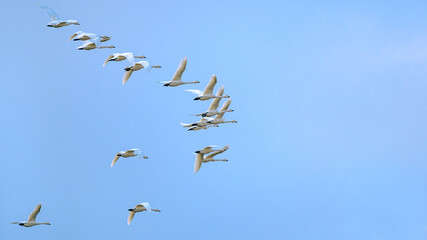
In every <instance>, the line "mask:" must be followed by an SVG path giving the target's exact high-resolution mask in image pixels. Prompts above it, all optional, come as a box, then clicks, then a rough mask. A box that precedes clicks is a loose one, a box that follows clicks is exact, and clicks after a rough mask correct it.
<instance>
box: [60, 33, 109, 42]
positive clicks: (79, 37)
mask: <svg viewBox="0 0 427 240" xmlns="http://www.w3.org/2000/svg"><path fill="white" fill-rule="evenodd" d="M96 37H98V35H96V34H95V33H86V32H82V31H77V32H75V33H74V34H73V35H71V37H70V38H69V39H68V41H71V39H73V41H87V40H90V39H93V38H96ZM99 37H100V38H101V42H106V41H108V40H110V39H111V37H108V36H99Z"/></svg>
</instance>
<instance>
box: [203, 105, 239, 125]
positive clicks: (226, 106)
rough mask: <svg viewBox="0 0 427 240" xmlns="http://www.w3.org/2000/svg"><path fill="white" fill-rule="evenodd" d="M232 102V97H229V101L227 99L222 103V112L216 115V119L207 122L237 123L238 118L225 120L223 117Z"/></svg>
mask: <svg viewBox="0 0 427 240" xmlns="http://www.w3.org/2000/svg"><path fill="white" fill-rule="evenodd" d="M230 104H231V99H227V101H225V103H224V104H223V105H222V107H221V109H220V110H219V112H220V113H218V115H216V117H215V118H214V119H212V120H209V121H207V123H208V124H220V123H237V121H236V120H232V121H225V120H224V119H223V117H224V114H225V112H226V111H227V109H228V107H229V106H230Z"/></svg>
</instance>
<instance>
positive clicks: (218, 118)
mask: <svg viewBox="0 0 427 240" xmlns="http://www.w3.org/2000/svg"><path fill="white" fill-rule="evenodd" d="M39 5H40V7H41V8H42V9H44V10H45V11H46V12H47V14H48V15H49V16H50V18H51V21H50V22H49V23H48V24H47V27H52V28H60V27H65V26H69V25H80V24H79V23H78V21H77V20H61V19H60V18H59V17H58V15H57V14H56V13H55V11H54V10H52V9H51V8H49V7H48V6H46V5H42V4H39ZM110 39H111V36H106V35H103V36H99V35H97V34H95V33H87V32H83V31H77V32H75V33H74V34H73V35H71V37H70V38H69V39H68V40H69V41H71V40H73V41H84V43H83V45H81V46H79V47H78V48H77V49H78V50H93V49H106V48H115V46H113V45H110V46H102V45H101V43H103V42H106V41H109V40H110ZM135 58H138V59H145V58H146V57H145V56H143V55H141V56H134V54H133V53H132V52H125V53H114V54H112V55H110V56H108V58H107V59H106V60H105V62H104V64H103V67H105V65H106V64H107V63H108V62H120V61H123V60H128V61H129V63H130V65H129V66H127V67H125V68H124V70H125V75H124V76H123V79H122V84H123V85H125V83H126V82H127V81H128V80H129V78H130V76H131V75H132V73H133V72H134V71H138V70H141V69H146V70H147V71H149V72H150V71H151V69H152V68H161V66H159V65H151V64H150V62H149V61H145V60H142V61H139V62H135ZM186 67H187V57H184V58H183V59H182V60H181V62H180V63H179V66H178V68H177V69H176V71H175V73H174V75H173V77H172V79H171V80H170V81H161V82H159V83H162V84H163V86H165V87H177V86H180V85H186V84H197V83H200V82H199V81H192V82H184V81H182V75H183V73H184V71H185V69H186ZM216 83H217V77H216V76H215V74H213V75H212V77H211V78H210V80H209V83H208V85H207V86H206V88H205V89H204V90H203V92H202V91H200V90H197V89H187V90H185V91H188V92H192V93H194V94H196V95H197V97H196V98H194V100H200V101H207V100H211V99H212V102H211V104H210V106H209V108H208V110H207V111H206V112H203V113H199V114H195V115H194V116H199V117H201V118H200V120H199V121H197V122H195V123H190V124H186V123H180V124H181V125H182V126H183V127H185V128H187V130H188V131H198V130H201V129H208V128H211V127H219V124H222V123H237V121H235V120H232V121H225V120H224V119H223V117H224V114H225V113H226V112H233V111H234V110H232V109H228V107H229V106H230V104H231V98H230V96H228V95H223V94H224V86H221V87H220V88H219V89H218V90H217V92H216V94H213V90H214V87H215V85H216ZM223 98H228V99H227V100H226V101H225V102H224V104H223V105H222V107H221V108H220V110H218V107H219V103H220V101H221V99H223ZM213 117H215V118H213ZM214 148H218V146H216V145H211V146H208V147H205V148H203V149H201V150H198V151H195V154H196V160H195V162H194V173H197V172H198V171H199V170H200V168H201V166H202V164H203V163H207V162H216V161H224V162H227V161H228V160H227V159H214V157H215V156H216V155H219V154H221V153H224V152H225V151H227V150H228V149H229V146H228V145H227V146H225V147H222V148H219V149H214ZM130 157H139V158H140V159H148V157H147V156H145V155H144V154H143V153H142V151H141V150H140V149H139V148H133V149H129V150H126V151H120V152H118V153H117V154H116V155H115V156H114V159H113V161H112V162H111V167H113V166H114V165H115V164H116V163H117V161H118V160H119V158H130ZM40 210H41V204H38V205H37V206H36V207H35V209H34V210H33V212H32V213H31V214H30V216H29V217H28V219H27V221H21V222H13V223H11V224H18V225H19V226H23V227H32V226H36V225H50V223H49V222H40V223H39V222H36V217H37V215H38V214H39V212H40ZM128 211H129V216H128V220H127V223H128V225H130V223H131V221H132V219H133V218H134V216H135V213H136V212H144V211H147V212H160V210H158V209H152V208H151V207H150V204H149V203H148V202H143V203H140V204H138V205H136V206H135V207H134V208H130V209H128Z"/></svg>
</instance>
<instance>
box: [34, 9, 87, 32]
mask: <svg viewBox="0 0 427 240" xmlns="http://www.w3.org/2000/svg"><path fill="white" fill-rule="evenodd" d="M39 6H40V7H41V8H43V9H44V10H45V11H46V12H47V14H49V16H50V22H49V23H48V24H47V26H48V27H53V28H60V27H65V26H68V25H80V24H79V23H78V22H77V20H60V19H59V17H58V14H56V12H55V11H53V9H51V8H50V7H48V6H46V5H43V4H39Z"/></svg>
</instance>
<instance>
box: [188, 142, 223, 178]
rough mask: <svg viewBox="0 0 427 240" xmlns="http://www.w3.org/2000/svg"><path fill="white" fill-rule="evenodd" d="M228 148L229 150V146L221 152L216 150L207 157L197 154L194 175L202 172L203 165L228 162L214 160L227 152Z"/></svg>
mask: <svg viewBox="0 0 427 240" xmlns="http://www.w3.org/2000/svg"><path fill="white" fill-rule="evenodd" d="M228 148H229V146H228V145H227V146H225V147H223V148H221V149H220V150H216V151H214V152H213V153H211V154H209V155H207V156H204V154H203V153H197V154H196V161H195V162H194V173H196V172H198V171H199V170H200V168H201V167H202V163H207V162H219V161H223V162H228V160H227V159H214V157H215V156H216V155H218V154H221V153H223V152H225V151H227V149H228Z"/></svg>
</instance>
